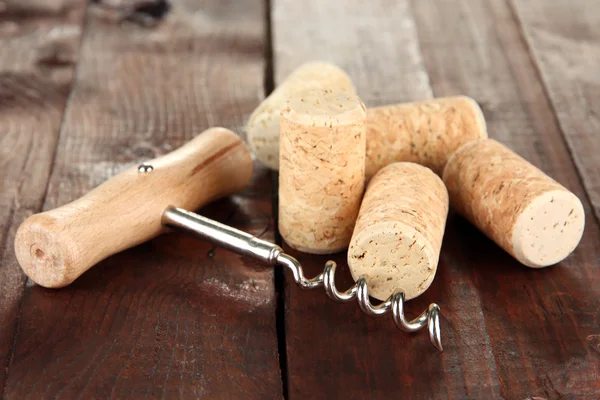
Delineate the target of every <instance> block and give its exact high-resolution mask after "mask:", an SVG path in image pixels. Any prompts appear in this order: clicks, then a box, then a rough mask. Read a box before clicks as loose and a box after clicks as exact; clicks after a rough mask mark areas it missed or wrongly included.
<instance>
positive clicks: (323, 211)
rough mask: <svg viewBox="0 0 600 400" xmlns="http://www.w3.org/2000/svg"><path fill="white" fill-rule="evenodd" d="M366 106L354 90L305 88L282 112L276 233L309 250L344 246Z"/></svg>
mask: <svg viewBox="0 0 600 400" xmlns="http://www.w3.org/2000/svg"><path fill="white" fill-rule="evenodd" d="M365 121H366V110H365V106H364V104H363V103H362V102H361V101H360V99H359V98H358V97H357V96H356V95H353V94H348V93H340V92H332V91H330V90H323V89H309V90H306V91H303V92H299V93H297V94H296V95H295V96H293V97H292V98H291V99H290V100H289V101H288V103H287V106H286V107H284V108H283V109H282V111H281V152H280V163H279V164H280V170H279V231H280V232H281V236H282V237H283V238H284V239H285V241H286V242H287V243H288V244H289V245H290V246H291V247H293V248H295V249H297V250H300V251H304V252H307V253H314V254H328V253H335V252H337V251H340V250H343V249H345V248H346V247H348V243H349V241H350V237H351V235H352V228H353V227H354V223H355V221H356V216H357V214H358V209H359V207H360V199H361V197H362V193H363V189H364V173H365V129H366V128H365Z"/></svg>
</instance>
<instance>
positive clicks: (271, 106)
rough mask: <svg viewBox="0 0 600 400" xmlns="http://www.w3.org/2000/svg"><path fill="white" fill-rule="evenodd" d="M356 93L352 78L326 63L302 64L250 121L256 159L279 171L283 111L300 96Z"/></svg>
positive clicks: (248, 128) (249, 125) (268, 98)
mask: <svg viewBox="0 0 600 400" xmlns="http://www.w3.org/2000/svg"><path fill="white" fill-rule="evenodd" d="M310 88H321V89H329V90H331V91H333V92H346V93H351V94H354V93H356V91H355V89H354V86H353V85H352V81H351V80H350V77H349V76H348V74H346V73H345V72H344V71H343V70H342V69H341V68H339V67H337V66H335V65H333V64H329V63H325V62H310V63H306V64H302V65H301V66H300V67H298V68H297V69H296V70H294V71H293V72H292V73H291V74H290V75H289V76H288V77H287V79H286V80H285V81H284V82H283V83H282V84H281V85H279V86H278V87H277V88H276V89H275V90H274V91H273V93H271V95H270V96H269V97H267V98H266V99H265V100H264V101H263V102H262V103H261V104H260V105H259V106H258V108H256V110H254V112H253V113H252V115H251V116H250V118H249V120H248V124H247V126H246V132H247V134H248V142H249V144H250V147H251V148H252V150H253V152H254V155H255V156H256V158H257V159H258V160H259V161H260V162H262V163H263V164H265V165H266V166H267V167H269V168H271V169H275V170H276V169H278V168H279V118H280V111H281V108H282V107H283V106H284V105H285V103H286V101H287V100H288V99H289V98H290V97H292V96H294V95H295V94H296V93H297V92H300V91H303V90H306V89H310Z"/></svg>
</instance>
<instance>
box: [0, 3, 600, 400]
mask: <svg viewBox="0 0 600 400" xmlns="http://www.w3.org/2000/svg"><path fill="white" fill-rule="evenodd" d="M101 3H103V4H105V6H101V5H92V6H90V7H89V9H88V12H87V15H86V22H85V29H82V26H83V24H84V18H83V16H84V12H83V11H84V7H85V4H84V3H83V2H78V1H73V0H62V1H52V2H42V1H36V2H27V4H25V3H22V2H17V1H9V2H7V1H5V2H0V54H1V55H2V57H0V116H1V117H2V123H1V124H0V155H1V158H0V167H1V168H0V177H1V178H2V179H1V180H0V185H1V186H0V189H1V190H0V232H1V235H2V236H0V262H1V264H0V289H1V291H0V363H1V364H0V367H1V368H2V369H1V370H0V393H2V397H6V398H46V397H59V398H71V397H82V398H107V397H115V398H123V397H165V398H171V397H181V398H196V397H207V398H239V397H249V398H280V397H281V395H282V386H281V378H283V383H284V389H285V390H284V394H287V395H288V397H289V398H291V399H295V398H301V397H308V398H341V397H347V398H370V399H371V398H372V399H376V398H382V399H383V398H385V399H389V398H396V397H400V396H402V397H406V398H544V399H558V398H589V399H595V398H597V397H598V396H600V383H599V382H600V350H599V346H600V328H599V326H600V285H599V283H598V276H599V275H598V268H600V267H599V263H600V256H599V255H598V252H599V249H600V229H599V227H598V222H597V221H596V219H595V218H594V217H593V211H592V210H593V207H591V206H590V204H589V202H588V197H587V196H586V191H587V195H589V199H590V200H591V203H592V204H593V205H594V206H595V209H596V212H597V213H598V202H599V200H598V199H599V198H600V197H599V196H600V195H599V194H598V193H599V190H600V189H599V187H600V184H599V183H598V178H597V175H598V161H597V159H598V157H597V153H598V152H597V151H596V149H597V148H598V137H599V136H598V135H596V134H595V132H596V131H598V128H599V123H598V118H597V115H596V114H598V113H597V112H596V111H595V110H597V105H596V104H595V103H597V101H596V100H597V98H598V95H597V93H596V92H597V90H596V89H597V79H596V78H597V76H596V75H595V74H594V71H595V70H597V68H596V69H594V60H596V58H597V57H596V56H597V51H596V50H597V45H596V44H597V42H598V41H599V40H600V38H599V35H600V33H599V32H598V30H597V25H598V24H597V23H596V22H597V21H598V18H600V9H598V7H597V6H595V5H594V2H585V1H583V0H577V1H576V2H575V3H573V2H566V1H563V0H553V1H549V2H541V1H534V2H525V1H522V0H504V1H503V0H474V1H468V2H467V1H462V2H448V1H443V0H438V1H418V0H402V1H397V2H394V3H392V2H387V1H383V0H379V1H371V2H358V1H349V2H344V3H342V2H322V1H317V0H311V1H305V2H294V1H290V0H272V1H270V2H264V1H261V0H252V1H249V2H219V1H212V0H210V1H209V0H207V1H204V2H199V3H197V2H193V1H191V0H186V1H182V2H173V4H172V5H171V7H165V6H160V5H158V6H156V5H154V6H149V5H147V4H145V5H144V4H142V2H140V4H142V5H141V6H139V7H137V11H136V7H135V6H130V7H127V9H121V10H119V8H120V6H119V5H120V4H121V5H122V4H125V3H126V2H121V1H112V0H111V1H104V2H101ZM133 3H137V2H133ZM159 3H160V2H157V4H159ZM196 3H197V4H196ZM269 3H270V5H271V7H272V10H271V25H272V26H271V34H272V53H273V64H274V74H273V71H272V70H271V68H270V65H269V64H268V63H269V61H270V60H269V51H268V50H269V49H268V48H267V49H266V50H267V52H266V53H265V46H268V38H267V37H266V36H268V35H267V34H268V33H269V32H268V28H269V26H267V21H266V19H265V12H266V9H265V8H266V7H267V6H268V5H269ZM107 4H108V5H112V6H111V7H109V8H107V7H106V5H107ZM82 37H83V41H82V42H81V47H80V40H81V38H82ZM265 55H266V56H267V57H265ZM78 59H79V64H78V65H76V64H77V62H78V61H77V60H78ZM315 59H320V60H328V61H332V62H335V63H337V64H338V65H340V66H341V67H342V68H344V69H346V70H347V71H348V72H349V73H350V75H351V76H352V78H353V79H354V82H355V84H356V86H357V89H358V91H359V94H360V96H361V97H362V99H363V100H364V101H365V103H366V104H367V105H368V106H376V105H383V104H386V103H396V102H402V101H412V100H420V99H424V98H430V97H432V96H434V95H435V96H445V95H454V94H465V95H469V96H472V97H474V98H475V99H476V100H477V101H478V102H479V103H480V104H481V105H482V108H483V110H484V114H485V117H486V119H487V123H488V127H489V132H490V136H491V137H493V138H496V139H499V140H501V141H503V142H504V143H506V144H507V145H509V147H511V148H513V149H514V150H516V151H517V152H519V153H520V154H522V155H523V156H525V157H526V158H528V159H529V160H531V161H532V162H533V163H534V164H535V165H537V166H539V167H540V168H542V169H543V170H544V171H546V172H547V173H549V174H550V175H551V176H553V177H554V178H555V179H557V180H558V181H559V182H560V183H562V184H564V185H565V186H567V187H568V188H570V189H572V190H573V191H574V192H575V193H576V194H577V195H579V196H580V197H581V198H582V200H584V203H585V207H586V212H587V221H586V222H587V227H586V231H585V234H584V239H583V241H582V243H581V245H580V247H579V248H578V250H577V251H576V252H575V254H574V255H573V256H572V257H570V258H569V259H567V260H566V261H564V262H563V263H561V264H560V265H558V266H556V267H551V268H548V269H544V270H530V269H527V268H525V267H523V266H521V265H519V264H518V263H517V262H516V261H514V260H513V259H512V258H511V257H510V256H508V255H507V254H505V253H504V252H503V251H502V250H500V249H499V248H498V247H497V246H496V245H494V244H493V243H492V242H491V241H489V240H488V239H486V238H485V237H484V236H483V235H482V234H481V233H479V232H478V231H477V230H476V229H475V228H473V227H472V226H471V225H470V224H468V223H467V222H466V221H465V220H463V219H462V218H460V217H458V216H455V215H452V216H451V217H450V219H449V222H448V226H447V230H446V232H447V233H446V236H445V241H444V245H443V248H442V255H441V260H440V265H439V268H438V273H437V277H436V279H435V280H434V282H433V284H432V286H431V287H430V289H429V290H428V291H427V292H426V293H425V294H424V295H423V296H421V297H419V298H417V299H416V300H413V301H410V302H409V303H408V304H407V307H406V308H407V313H408V314H409V316H413V315H416V314H417V313H418V312H420V311H421V310H423V309H424V308H425V307H426V306H427V305H428V304H429V303H430V302H432V301H435V302H438V303H439V304H440V305H441V307H442V329H443V335H444V337H443V341H444V347H445V352H444V353H437V352H436V351H435V350H434V349H433V347H432V346H431V345H430V344H429V342H428V340H427V335H426V334H425V333H424V332H422V333H419V334H416V335H408V334H405V333H403V332H399V331H397V329H396V328H395V327H394V325H393V323H392V322H391V320H390V318H389V316H388V317H385V318H380V319H375V318H371V317H368V316H366V315H364V314H363V313H362V312H361V311H360V310H359V309H358V306H357V305H356V304H344V305H340V304H336V303H333V302H331V301H330V300H328V299H327V297H326V296H325V294H324V292H323V291H322V290H314V291H308V292H303V291H301V290H299V289H298V288H297V287H296V285H295V283H293V281H292V280H291V279H290V277H289V276H288V275H287V273H284V275H285V276H286V278H285V280H284V284H283V285H282V287H279V289H280V292H281V293H279V296H281V297H280V300H279V306H283V307H282V308H281V309H280V310H278V316H279V319H278V321H277V322H278V323H276V319H275V314H276V310H275V296H276V294H275V293H274V285H273V272H272V271H271V270H270V269H269V268H265V267H262V266H260V265H257V264H256V263H255V262H253V261H251V260H249V259H246V258H242V257H239V256H236V255H234V254H232V253H230V252H227V251H224V250H221V249H217V248H214V247H212V246H210V245H208V244H207V243H204V242H202V241H198V240H196V239H194V238H191V237H187V236H185V235H182V234H170V235H165V236H163V237H160V238H158V239H156V240H153V241H152V242H150V243H147V244H144V245H142V246H139V247H137V248H135V249H132V250H129V251H126V252H124V253H122V254H119V255H117V256H114V257H111V258H110V259H108V260H106V261H104V262H102V263H101V264H100V265H98V266H97V267H96V268H94V269H92V270H91V271H89V272H88V273H86V274H84V275H83V276H82V277H81V278H80V279H79V280H78V281H76V282H75V284H74V285H73V286H70V287H68V288H65V289H62V290H56V291H53V290H46V289H42V288H40V287H37V286H34V285H31V284H28V285H26V279H25V277H24V276H23V274H22V273H21V272H20V270H19V268H18V266H17V264H16V261H15V259H14V253H13V251H12V242H13V237H14V232H15V230H16V228H17V226H18V224H19V223H20V222H21V221H22V220H23V219H24V218H25V217H26V216H28V215H30V214H31V213H34V212H37V211H39V210H40V209H42V208H44V209H49V208H53V207H55V206H58V205H61V204H64V203H66V202H68V201H70V200H72V199H74V198H76V197H78V196H80V195H81V194H83V193H85V192H86V191H88V190H89V189H90V188H92V187H94V186H96V185H98V184H99V183H100V182H102V181H103V180H105V179H106V178H108V177H110V176H112V175H113V174H114V173H116V172H117V171H119V170H120V169H121V168H123V167H125V166H127V165H130V164H132V163H136V162H139V161H142V160H144V159H147V158H150V157H153V156H155V155H158V154H162V153H164V152H167V151H169V150H171V149H173V148H175V147H176V146H178V145H180V144H182V143H184V142H185V141H186V140H188V139H189V138H191V137H192V136H193V135H195V134H197V133H199V132H201V131H202V130H204V129H205V128H207V127H209V126H215V125H224V126H226V127H228V128H231V129H234V130H236V131H240V127H241V126H242V125H243V123H244V122H245V119H246V117H247V116H248V115H249V113H250V112H251V111H252V109H253V108H254V107H255V106H256V105H257V104H258V102H259V101H260V99H261V98H262V96H263V80H264V81H265V82H266V83H267V87H269V86H270V85H269V83H270V82H271V81H273V80H274V81H275V82H280V81H281V80H282V79H283V78H285V76H286V75H287V74H288V73H289V72H291V70H292V69H294V68H295V67H296V66H298V65H299V64H301V63H302V62H304V61H309V60H315ZM75 67H77V68H75ZM75 70H77V76H76V79H75V80H73V77H74V71H75ZM265 71H266V72H265ZM265 73H266V75H265ZM72 82H74V83H73V87H72ZM67 99H68V101H67ZM67 104H68V106H67V107H66V111H65V105H67ZM59 137H60V140H59ZM565 143H566V144H565ZM567 145H568V150H567ZM57 146H58V147H57ZM55 149H56V152H55ZM569 151H570V152H571V153H572V154H569ZM571 155H572V157H571ZM575 166H577V169H576V168H575ZM577 170H579V173H580V175H581V179H580V178H579V176H578V174H577ZM272 190H274V189H273V188H272V185H271V181H270V174H269V173H268V172H267V171H265V170H264V169H260V170H259V171H257V172H256V173H255V177H254V180H253V183H252V184H251V187H250V188H249V189H248V190H246V191H245V192H243V193H241V194H240V195H239V196H234V197H232V198H230V199H225V200H221V201H218V202H216V203H214V204H213V205H211V206H209V207H206V208H205V209H204V210H202V213H204V214H206V215H209V216H211V217H213V218H215V219H217V220H220V221H225V222H227V223H230V224H232V225H234V226H237V227H239V228H241V229H243V230H246V231H248V232H251V233H254V234H260V235H262V236H261V237H263V238H266V239H267V240H274V236H275V234H274V224H273V218H272V204H271V198H270V195H271V192H272ZM286 250H288V251H290V253H291V254H293V255H295V256H297V257H298V259H299V260H300V261H301V262H302V263H303V264H304V265H305V266H306V270H307V275H310V276H312V275H316V274H317V273H319V272H321V271H322V268H323V265H324V263H325V261H326V260H327V259H328V257H320V256H311V255H306V254H300V253H298V252H293V251H291V250H290V249H289V248H286ZM333 259H334V260H336V261H337V262H338V265H339V268H338V279H337V281H338V285H339V286H340V287H341V288H344V287H347V286H349V285H351V284H352V283H353V282H352V279H351V277H350V274H349V272H348V270H347V267H346V262H345V254H337V255H335V256H334V257H333ZM276 326H277V327H278V332H277V334H278V335H279V341H280V343H279V345H280V347H279V356H280V357H281V358H282V366H283V367H284V368H283V370H282V371H280V366H279V364H278V343H277V338H276ZM280 374H281V375H283V376H280Z"/></svg>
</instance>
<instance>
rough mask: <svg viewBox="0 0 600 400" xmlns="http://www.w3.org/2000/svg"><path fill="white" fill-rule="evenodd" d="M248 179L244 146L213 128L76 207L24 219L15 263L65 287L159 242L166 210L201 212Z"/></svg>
mask: <svg viewBox="0 0 600 400" xmlns="http://www.w3.org/2000/svg"><path fill="white" fill-rule="evenodd" d="M251 175H252V158H251V156H250V153H249V151H248V149H247V148H246V146H245V145H244V143H243V142H242V140H241V139H240V138H239V137H238V136H237V135H236V134H235V133H234V132H232V131H230V130H227V129H224V128H211V129H208V130H206V131H204V132H203V133H201V134H200V135H198V136H197V137H196V138H194V139H193V140H191V141H190V142H188V143H187V144H185V145H184V146H182V147H180V148H179V149H177V150H175V151H173V152H171V153H169V154H167V155H165V156H162V157H158V158H156V159H154V160H151V161H148V162H145V163H144V164H142V165H140V166H135V167H132V168H129V169H127V170H125V171H123V172H121V173H120V174H118V175H116V176H115V177H113V178H112V179H110V180H108V181H106V182H104V183H103V184H102V185H100V186H98V187H97V188H95V189H94V190H92V191H91V192H89V193H87V194H86V195H85V196H83V197H81V198H79V199H77V200H75V201H73V202H72V203H69V204H66V205H64V206H62V207H60V208H56V209H54V210H50V211H46V212H43V213H40V214H35V215H32V216H31V217H29V218H27V219H26V220H25V222H23V224H22V225H21V226H20V227H19V230H18V231H17V234H16V238H15V253H16V256H17V260H18V261H19V264H20V265H21V268H23V271H25V273H26V274H27V276H28V277H29V278H30V279H31V280H32V281H34V282H36V283H37V284H39V285H41V286H44V287H48V288H59V287H63V286H66V285H68V284H70V283H71V282H73V281H74V280H75V279H77V277H79V276H80V275H81V274H83V273H84V272H85V271H87V270H88V269H90V268H91V267H92V266H94V265H95V264H97V263H98V262H100V261H102V260H103V259H105V258H107V257H109V256H111V255H113V254H115V253H118V252H120V251H123V250H125V249H127V248H130V247H132V246H135V245H138V244H140V243H143V242H145V241H147V240H150V239H152V238H153V237H155V236H157V235H159V234H160V233H161V232H162V231H163V229H164V228H163V226H162V224H161V216H162V213H163V211H164V210H165V209H166V208H167V207H168V206H170V205H173V206H176V207H181V208H185V209H188V210H194V209H197V208H199V207H201V206H202V205H204V204H207V203H209V202H211V201H213V200H215V199H217V198H219V197H222V196H226V195H229V194H232V193H234V192H236V191H239V190H241V189H242V188H244V187H245V186H246V185H247V184H248V182H249V181H250V177H251Z"/></svg>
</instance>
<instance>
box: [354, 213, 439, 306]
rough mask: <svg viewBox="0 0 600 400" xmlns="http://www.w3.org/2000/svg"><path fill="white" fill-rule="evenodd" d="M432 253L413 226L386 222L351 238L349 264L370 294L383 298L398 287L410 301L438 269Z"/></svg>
mask: <svg viewBox="0 0 600 400" xmlns="http://www.w3.org/2000/svg"><path fill="white" fill-rule="evenodd" d="M435 254H436V253H435V252H434V251H433V249H432V248H431V245H430V244H429V243H428V242H427V241H426V239H425V238H424V237H423V235H422V234H420V233H419V232H417V231H416V230H415V229H414V228H412V227H410V226H407V225H405V224H402V223H399V222H394V223H390V222H386V223H382V224H376V225H373V226H371V227H369V228H368V229H366V230H364V231H362V232H361V234H360V236H359V237H356V238H352V242H351V243H350V248H349V250H348V265H349V266H350V272H351V274H352V278H354V280H355V281H357V280H358V279H360V278H361V277H364V278H365V279H366V280H367V283H368V286H369V294H370V295H371V296H372V297H374V298H376V299H378V300H382V301H383V300H386V299H387V298H388V297H389V296H390V295H392V294H393V293H394V292H395V291H397V290H400V291H402V292H404V295H405V298H406V299H407V300H410V299H413V298H415V297H417V296H419V295H420V294H422V293H423V292H425V290H427V288H429V286H430V285H431V282H432V281H433V278H434V276H435V272H436V269H437V261H438V260H437V257H436V256H435Z"/></svg>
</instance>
